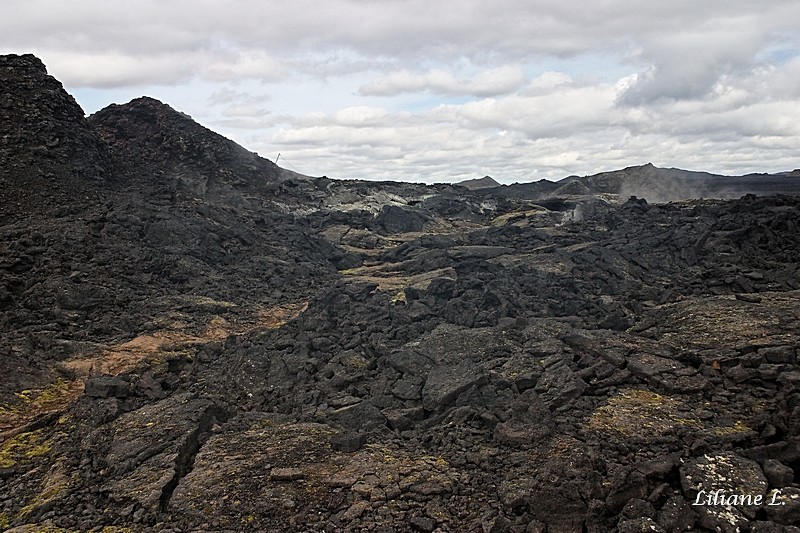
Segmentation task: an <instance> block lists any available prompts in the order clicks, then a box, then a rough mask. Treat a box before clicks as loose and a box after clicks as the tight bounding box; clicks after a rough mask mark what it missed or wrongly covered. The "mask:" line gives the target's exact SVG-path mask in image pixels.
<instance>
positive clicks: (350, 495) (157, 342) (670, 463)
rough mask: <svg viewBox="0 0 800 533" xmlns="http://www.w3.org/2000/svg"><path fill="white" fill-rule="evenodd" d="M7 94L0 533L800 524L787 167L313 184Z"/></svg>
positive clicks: (791, 199) (226, 154)
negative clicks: (700, 190)
mask: <svg viewBox="0 0 800 533" xmlns="http://www.w3.org/2000/svg"><path fill="white" fill-rule="evenodd" d="M0 79H2V80H3V86H2V91H3V94H4V96H5V97H6V99H5V100H4V103H5V102H13V103H14V105H4V106H3V107H2V109H3V113H4V122H3V128H5V130H4V136H3V142H4V144H3V152H2V157H3V174H2V175H1V176H0V190H1V191H2V192H3V195H4V196H3V211H2V214H3V217H2V218H0V332H2V335H0V530H3V531H6V530H7V531H13V532H15V533H23V532H31V531H47V532H51V533H72V532H76V531H106V532H112V531H117V532H119V531H145V532H146V531H153V532H165V531H209V532H211V531H214V532H223V531H417V532H419V531H422V532H432V531H492V532H506V531H507V532H515V531H542V532H572V531H587V532H606V531H610V532H639V531H655V532H671V531H701V532H714V531H750V532H777V531H795V530H796V529H797V526H798V525H800V522H799V521H800V484H798V483H799V481H800V480H799V479H798V474H799V473H800V369H798V355H800V354H798V346H799V345H800V338H799V337H798V332H800V270H799V268H800V267H798V265H800V232H798V228H800V198H799V197H798V196H790V195H775V194H769V192H770V191H769V187H766V186H764V185H763V184H764V183H767V182H765V181H761V179H762V178H764V176H761V177H758V176H751V177H745V178H747V179H751V180H753V183H756V184H757V185H755V186H754V187H755V188H756V190H755V191H754V192H759V193H760V195H758V196H757V195H754V194H750V195H747V196H743V197H741V198H738V199H733V200H697V199H692V200H689V201H683V202H673V203H664V204H660V203H652V202H650V203H648V200H645V199H642V198H639V199H628V198H627V197H626V194H628V193H632V194H636V195H637V196H645V194H637V192H638V191H634V190H632V189H633V188H635V187H634V186H639V187H643V188H644V189H646V190H645V192H647V191H650V192H653V191H656V192H658V191H660V189H654V187H655V186H656V185H659V186H660V185H661V184H663V182H664V180H667V181H669V180H672V181H674V182H676V183H677V182H683V181H688V182H691V183H695V182H698V183H706V182H708V183H710V182H712V181H713V182H714V183H716V182H717V181H720V182H725V183H728V179H727V178H722V177H717V176H710V175H695V174H691V173H686V172H684V171H676V170H665V169H656V168H655V167H652V166H648V165H646V166H644V167H630V168H628V169H624V170H621V171H618V172H615V173H604V174H598V175H595V176H589V177H585V178H569V179H567V180H564V181H563V182H559V183H553V182H538V183H535V184H517V185H513V186H507V187H506V186H503V187H493V188H488V189H483V188H482V189H479V190H475V191H470V190H467V189H466V188H464V187H461V186H450V185H436V186H424V185H419V184H408V183H374V182H363V181H337V180H330V179H327V178H316V179H313V178H307V177H301V176H292V175H289V174H287V173H286V172H285V171H283V170H282V169H280V168H278V167H276V166H275V165H273V164H272V163H270V162H269V161H266V160H264V159H261V158H258V156H256V155H255V154H252V153H249V152H247V151H246V150H245V149H243V148H241V147H239V146H237V145H235V144H234V143H232V142H231V141H229V140H227V139H224V138H223V137H220V136H218V135H216V134H214V133H213V132H210V131H209V130H207V129H206V128H204V127H202V126H200V125H198V124H196V123H195V122H194V121H192V120H191V119H189V118H188V117H186V116H185V115H182V114H181V113H179V112H177V111H175V110H174V109H172V108H170V107H169V106H166V105H164V104H162V103H160V102H157V101H155V100H152V99H149V98H145V99H138V100H134V101H133V102H131V103H129V104H125V105H122V106H112V107H110V108H107V109H105V110H103V111H101V112H99V113H97V114H95V115H93V116H92V117H91V118H90V119H89V120H88V121H87V120H86V119H84V117H83V113H82V112H81V111H80V108H79V107H78V106H77V104H75V102H74V100H72V99H71V97H69V95H67V94H66V93H65V92H64V91H63V89H62V88H61V86H60V84H58V82H57V81H55V80H53V79H52V78H51V77H49V76H47V74H46V71H45V70H44V67H43V66H42V65H41V62H39V61H38V60H37V59H36V58H33V57H32V56H5V57H1V58H0ZM54 136H55V137H56V138H58V139H59V141H58V142H57V143H56V142H54V141H53V137H54ZM767 178H769V179H773V180H774V181H773V183H775V184H776V187H785V186H786V184H792V183H794V182H793V181H791V180H796V177H793V176H792V175H791V174H790V173H787V174H786V175H773V176H771V177H767ZM739 183H741V182H739ZM45 185H49V186H48V187H45ZM759 187H760V188H759ZM781 190H783V189H781ZM659 194H660V192H659ZM711 491H719V492H714V493H715V494H717V497H719V494H722V493H724V494H728V495H729V494H736V495H751V496H752V498H750V500H748V501H746V502H734V504H732V505H728V506H727V507H726V506H723V505H719V504H718V502H715V501H713V496H712V498H711V499H712V501H709V494H710V493H711ZM757 496H761V498H760V499H759V500H756V499H755V498H756V497H757ZM773 500H774V501H775V502H777V503H785V505H766V504H765V502H772V501H773ZM696 502H699V503H700V504H696ZM750 503H752V505H750Z"/></svg>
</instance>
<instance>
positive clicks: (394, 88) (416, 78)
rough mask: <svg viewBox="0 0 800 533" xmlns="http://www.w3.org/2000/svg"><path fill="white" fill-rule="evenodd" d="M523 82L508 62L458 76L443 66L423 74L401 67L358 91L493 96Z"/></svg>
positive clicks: (394, 93)
mask: <svg viewBox="0 0 800 533" xmlns="http://www.w3.org/2000/svg"><path fill="white" fill-rule="evenodd" d="M524 82H525V74H524V73H523V71H522V69H521V68H520V67H518V66H511V65H505V66H502V67H498V68H494V69H491V70H487V71H484V72H480V73H478V74H477V75H475V76H473V77H457V76H455V75H454V74H452V73H451V72H448V71H446V70H443V69H431V70H428V71H427V72H423V73H416V72H412V71H409V70H400V71H395V72H391V73H389V74H385V75H382V76H380V77H379V78H377V79H375V80H373V81H371V82H370V83H368V84H366V85H363V86H362V87H361V88H360V89H359V92H360V93H361V94H363V95H365V96H395V95H398V94H402V93H407V92H423V91H430V92H432V93H437V94H445V95H473V96H494V95H499V94H507V93H510V92H513V91H515V90H516V89H519V88H520V86H522V84H523V83H524Z"/></svg>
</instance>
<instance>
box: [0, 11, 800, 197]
mask: <svg viewBox="0 0 800 533" xmlns="http://www.w3.org/2000/svg"><path fill="white" fill-rule="evenodd" d="M0 53H34V54H36V55H38V56H39V57H40V58H41V59H42V60H43V61H44V62H45V64H46V65H47V67H48V71H49V72H50V74H52V75H54V76H55V77H57V78H58V79H59V80H61V81H62V82H63V84H64V86H65V87H66V89H67V90H68V91H69V92H70V93H72V94H73V95H74V96H75V98H76V99H77V100H78V102H79V103H80V104H81V106H82V107H83V108H84V110H85V111H86V112H87V114H90V113H92V112H95V111H97V110H98V109H101V108H103V107H105V106H106V105H108V104H110V103H124V102H127V101H129V100H131V99H133V98H135V97H137V96H141V95H148V96H152V97H154V98H158V99H159V100H161V101H164V102H166V103H168V104H170V105H171V106H173V107H174V108H176V109H178V110H180V111H183V112H186V113H188V114H190V115H192V117H193V118H194V119H195V120H197V121H198V122H200V123H201V124H203V125H205V126H207V127H209V128H211V129H213V130H215V131H217V132H219V133H222V134H223V135H225V136H227V137H230V138H232V139H234V140H236V141H237V142H239V143H240V144H242V145H244V146H245V147H246V148H248V149H250V150H252V151H255V152H258V153H259V154H261V155H262V156H264V157H267V158H269V159H272V160H275V157H276V156H277V154H278V153H281V154H282V156H281V161H280V163H282V164H283V165H284V166H286V167H287V168H290V169H293V170H297V171H299V172H302V173H304V174H309V175H328V176H331V177H336V178H363V179H392V180H401V179H402V180H409V181H425V182H434V181H439V182H441V181H458V180H462V179H467V178H474V177H481V176H484V175H487V174H488V175H491V176H493V177H494V178H495V179H497V180H498V181H501V182H503V183H511V182H515V181H532V180H538V179H541V178H548V179H560V178H562V177H565V176H567V175H570V174H578V175H586V174H593V173H596V172H600V171H605V170H613V169H617V168H622V167H625V166H630V165H636V164H642V163H646V162H652V163H653V164H655V165H656V166H665V167H680V168H687V169H692V170H706V171H710V172H717V173H724V174H740V173H747V172H764V171H766V172H774V171H781V170H791V169H794V168H797V167H800V1H798V0H785V1H784V0H752V1H751V0H724V1H723V0H691V1H688V0H658V1H650V0H580V1H578V0H518V1H512V0H506V1H503V0H498V1H495V2H489V1H487V0H458V1H455V0H452V1H451V0H315V1H310V0H292V1H263V0H262V1H256V0H239V1H232V0H227V1H226V0H191V1H190V0H158V1H155V0H139V1H137V2H130V1H116V0H73V1H70V2H64V1H53V0H51V1H46V0H5V1H4V2H3V15H2V18H0Z"/></svg>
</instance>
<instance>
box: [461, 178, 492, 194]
mask: <svg viewBox="0 0 800 533" xmlns="http://www.w3.org/2000/svg"><path fill="white" fill-rule="evenodd" d="M456 185H461V186H462V187H466V188H467V189H469V190H471V191H477V190H478V189H491V188H493V187H499V186H500V184H499V183H498V182H497V181H495V179H494V178H492V177H491V176H484V177H482V178H476V179H471V180H464V181H459V182H458V183H456Z"/></svg>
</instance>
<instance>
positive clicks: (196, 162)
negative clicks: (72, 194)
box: [88, 97, 303, 197]
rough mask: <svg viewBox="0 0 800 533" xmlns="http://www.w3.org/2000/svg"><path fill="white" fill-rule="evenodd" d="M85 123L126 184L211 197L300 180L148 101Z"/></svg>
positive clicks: (121, 107)
mask: <svg viewBox="0 0 800 533" xmlns="http://www.w3.org/2000/svg"><path fill="white" fill-rule="evenodd" d="M88 122H89V124H90V125H91V126H92V127H93V128H94V130H95V131H96V132H97V133H98V134H99V136H100V137H101V138H102V139H103V140H104V141H105V142H106V143H107V145H108V147H109V150H110V152H111V153H112V155H113V157H114V159H115V160H116V161H118V162H119V164H120V170H122V171H123V172H124V173H125V174H126V175H127V176H128V177H129V178H130V179H132V180H134V181H140V180H151V181H154V182H156V183H157V184H164V183H168V184H170V186H172V187H173V188H174V189H175V190H176V191H177V193H178V194H185V195H188V196H192V195H194V196H200V197H209V195H210V196H211V197H215V196H220V195H226V194H228V193H229V192H230V190H231V189H239V190H248V191H251V190H261V191H265V190H270V189H274V185H275V183H277V182H280V181H282V180H284V179H287V178H301V179H302V178H303V176H300V175H299V174H296V173H294V172H290V171H286V170H283V169H281V168H280V167H278V166H277V165H276V164H274V163H273V162H271V161H269V160H266V159H264V158H262V157H259V156H258V155H257V154H254V153H252V152H249V151H247V150H245V149H244V148H242V147H241V146H239V145H238V144H236V143H235V142H233V141H231V140H229V139H226V138H224V137H222V136H221V135H218V134H217V133H214V132H213V131H211V130H209V129H207V128H205V127H203V126H201V125H200V124H198V123H197V122H195V121H194V120H192V118H191V117H189V116H188V115H186V114H184V113H180V112H178V111H176V110H174V109H173V108H171V107H170V106H168V105H166V104H163V103H161V102H159V101H158V100H155V99H153V98H147V97H142V98H137V99H135V100H132V101H131V102H128V103H127V104H124V105H110V106H108V107H106V108H105V109H102V110H101V111H98V112H97V113H95V114H94V115H92V116H91V117H89V119H88Z"/></svg>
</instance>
